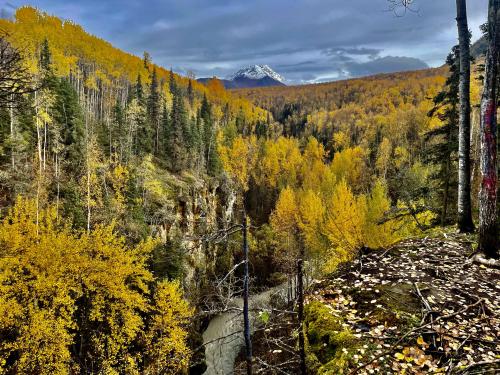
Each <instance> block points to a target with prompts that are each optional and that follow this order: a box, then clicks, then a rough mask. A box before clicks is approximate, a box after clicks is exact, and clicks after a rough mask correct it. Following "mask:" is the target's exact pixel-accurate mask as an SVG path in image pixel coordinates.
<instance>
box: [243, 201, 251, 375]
mask: <svg viewBox="0 0 500 375" xmlns="http://www.w3.org/2000/svg"><path fill="white" fill-rule="evenodd" d="M243 256H244V258H245V259H244V260H245V266H244V273H245V275H244V278H243V323H244V331H243V333H244V336H245V357H246V362H247V375H251V374H252V338H251V336H250V317H249V313H248V297H249V292H248V284H249V271H248V241H247V214H246V211H245V209H243Z"/></svg>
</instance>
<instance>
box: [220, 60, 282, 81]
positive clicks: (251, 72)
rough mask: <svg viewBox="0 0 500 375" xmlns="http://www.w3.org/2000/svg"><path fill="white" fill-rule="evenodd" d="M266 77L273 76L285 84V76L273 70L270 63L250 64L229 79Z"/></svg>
mask: <svg viewBox="0 0 500 375" xmlns="http://www.w3.org/2000/svg"><path fill="white" fill-rule="evenodd" d="M265 77H269V78H272V79H274V80H275V81H278V82H281V83H283V84H284V83H285V78H283V77H282V76H281V75H279V74H278V73H276V72H275V71H274V70H272V69H271V68H270V67H269V65H250V66H247V67H245V68H243V69H240V70H238V71H237V72H236V73H234V74H232V75H230V76H229V77H228V78H227V79H228V80H230V81H234V80H236V79H239V78H248V79H255V80H258V79H262V78H265Z"/></svg>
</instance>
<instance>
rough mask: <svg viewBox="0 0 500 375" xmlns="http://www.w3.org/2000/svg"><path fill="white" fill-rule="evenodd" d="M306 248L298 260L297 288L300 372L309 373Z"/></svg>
mask: <svg viewBox="0 0 500 375" xmlns="http://www.w3.org/2000/svg"><path fill="white" fill-rule="evenodd" d="M303 266H304V250H303V249H301V251H300V259H299V260H298V261H297V289H298V305H299V309H298V310H299V311H298V319H299V357H300V374H301V375H307V369H306V345H305V338H304V270H303Z"/></svg>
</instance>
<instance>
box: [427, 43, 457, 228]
mask: <svg viewBox="0 0 500 375" xmlns="http://www.w3.org/2000/svg"><path fill="white" fill-rule="evenodd" d="M459 56H460V49H459V48H458V46H455V47H453V49H452V52H451V53H450V54H449V55H448V57H447V59H446V63H447V64H448V67H449V70H450V75H449V76H448V79H447V80H446V84H445V88H444V90H443V91H441V92H439V93H438V94H437V95H436V96H435V97H434V99H433V102H434V107H433V108H432V110H431V111H430V112H429V116H430V117H433V116H436V117H438V118H439V119H440V120H441V122H442V123H443V125H442V126H440V127H438V128H435V129H433V130H431V131H429V132H428V133H427V134H426V135H425V140H426V142H427V144H428V147H427V150H426V153H425V161H426V162H427V163H429V164H433V165H436V166H437V171H436V172H435V173H434V175H433V176H432V177H433V179H434V181H436V184H437V192H438V194H439V196H440V200H441V202H440V222H441V225H445V224H448V223H451V222H453V221H454V219H455V218H454V216H451V217H450V215H451V214H452V213H454V212H455V211H456V210H454V209H450V208H451V207H450V206H451V205H453V204H454V203H455V201H456V199H455V198H456V197H457V185H458V175H457V168H456V164H457V160H458V159H457V156H458V155H457V152H456V150H457V149H458V120H459V115H458V105H459V100H458V91H459V90H458V85H459V79H460V67H459Z"/></svg>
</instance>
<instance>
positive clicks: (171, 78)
mask: <svg viewBox="0 0 500 375" xmlns="http://www.w3.org/2000/svg"><path fill="white" fill-rule="evenodd" d="M168 77H169V79H168V88H169V90H170V93H171V94H172V95H173V94H174V92H175V91H176V89H177V85H176V83H175V78H174V72H173V71H172V68H170V74H169V76H168Z"/></svg>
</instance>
